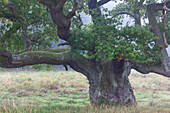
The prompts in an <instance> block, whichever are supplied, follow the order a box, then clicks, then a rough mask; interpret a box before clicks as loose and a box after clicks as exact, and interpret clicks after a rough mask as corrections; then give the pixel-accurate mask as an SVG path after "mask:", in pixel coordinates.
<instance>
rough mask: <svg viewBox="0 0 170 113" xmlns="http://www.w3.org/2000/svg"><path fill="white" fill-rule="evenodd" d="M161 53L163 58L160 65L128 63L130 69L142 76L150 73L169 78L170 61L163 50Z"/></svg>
mask: <svg viewBox="0 0 170 113" xmlns="http://www.w3.org/2000/svg"><path fill="white" fill-rule="evenodd" d="M161 52H162V53H163V55H164V56H163V57H164V58H163V60H162V61H161V62H160V63H158V64H156V65H147V64H139V63H135V62H130V63H131V64H132V68H133V69H135V70H137V71H138V72H140V73H143V74H148V73H150V72H153V73H157V74H160V75H163V76H165V77H170V59H169V57H168V55H167V52H166V50H165V48H163V49H162V50H161Z"/></svg>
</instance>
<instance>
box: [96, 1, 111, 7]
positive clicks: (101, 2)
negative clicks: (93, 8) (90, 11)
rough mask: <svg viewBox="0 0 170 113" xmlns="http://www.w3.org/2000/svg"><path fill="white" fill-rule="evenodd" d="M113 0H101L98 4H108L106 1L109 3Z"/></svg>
mask: <svg viewBox="0 0 170 113" xmlns="http://www.w3.org/2000/svg"><path fill="white" fill-rule="evenodd" d="M110 1H111V0H100V1H99V2H98V3H97V4H98V6H102V5H104V4H106V3H108V2H110Z"/></svg>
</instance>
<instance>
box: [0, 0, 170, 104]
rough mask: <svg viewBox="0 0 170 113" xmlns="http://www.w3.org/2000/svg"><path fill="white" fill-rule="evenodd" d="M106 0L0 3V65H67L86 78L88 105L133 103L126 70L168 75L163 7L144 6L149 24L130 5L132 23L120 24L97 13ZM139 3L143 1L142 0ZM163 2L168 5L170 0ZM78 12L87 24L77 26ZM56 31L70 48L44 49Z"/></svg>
mask: <svg viewBox="0 0 170 113" xmlns="http://www.w3.org/2000/svg"><path fill="white" fill-rule="evenodd" d="M109 1H111V0H100V1H98V0H88V1H86V0H79V1H78V0H38V2H37V0H30V1H21V0H10V1H6V0H5V1H2V2H0V5H1V7H2V9H1V10H0V17H1V19H2V20H3V21H2V22H3V25H2V26H1V27H2V28H3V27H4V28H3V29H2V28H1V29H2V30H1V45H0V46H1V49H0V66H1V67H4V68H17V67H22V66H27V65H34V64H53V65H69V66H70V67H71V68H73V69H74V70H75V71H78V72H80V73H82V74H84V75H85V76H86V77H87V79H88V80H89V84H90V87H89V94H90V101H91V103H92V104H102V103H107V104H113V103H120V104H125V103H126V104H127V103H128V104H134V105H136V99H135V96H134V94H133V90H132V87H131V85H130V83H129V79H128V76H129V74H130V71H131V69H135V70H137V71H139V72H141V73H143V74H146V73H149V72H154V73H158V74H161V75H163V76H167V77H170V65H169V57H168V55H167V52H166V50H165V46H164V45H165V43H164V39H163V37H162V32H161V30H160V27H159V26H158V23H157V21H156V12H157V11H159V10H162V9H163V5H164V4H163V3H154V4H149V5H147V14H148V18H149V22H150V25H151V27H150V25H146V26H140V25H141V24H140V22H139V19H140V18H141V17H140V16H139V14H140V12H139V9H135V7H134V10H133V12H134V15H135V16H136V17H135V18H138V19H135V20H136V21H135V23H136V26H125V27H121V22H120V20H119V19H117V18H113V16H114V15H111V13H104V14H102V11H101V6H102V5H104V4H105V3H107V2H109ZM125 2H126V1H125ZM140 2H141V3H143V1H142V0H141V1H140ZM140 2H134V3H135V4H138V3H140ZM166 6H167V7H168V8H169V7H170V2H167V3H166ZM46 7H47V8H46ZM136 8H137V7H136ZM81 11H85V12H86V13H89V14H90V15H91V16H92V19H93V23H92V24H89V25H85V26H82V27H81V25H82V21H81V16H79V15H78V14H79V13H80V12H81ZM76 13H77V16H75V15H76ZM49 15H50V16H51V19H52V20H51V19H50V18H49ZM76 17H77V18H76ZM71 21H73V22H75V21H77V23H78V24H77V25H76V26H75V25H74V24H71ZM7 25H8V26H7ZM150 29H152V32H151V31H150ZM56 35H57V36H58V37H59V38H60V39H63V40H65V41H66V42H67V44H69V45H70V48H69V49H66V50H64V49H63V50H57V49H48V48H49V47H50V46H47V45H49V43H50V40H54V41H57V36H56ZM9 39H11V40H9ZM15 40H18V41H16V42H15ZM28 40H29V41H28ZM39 40H42V43H41V41H39ZM18 42H20V44H18ZM35 42H36V43H35ZM9 43H10V44H9ZM27 43H29V44H30V43H31V44H30V45H32V46H33V50H34V51H27V52H22V53H15V54H13V53H12V52H16V51H22V50H25V49H27V48H28V47H29V46H28V45H29V44H27ZM17 46H18V48H17ZM15 48H17V49H15ZM9 50H10V51H12V52H10V51H9Z"/></svg>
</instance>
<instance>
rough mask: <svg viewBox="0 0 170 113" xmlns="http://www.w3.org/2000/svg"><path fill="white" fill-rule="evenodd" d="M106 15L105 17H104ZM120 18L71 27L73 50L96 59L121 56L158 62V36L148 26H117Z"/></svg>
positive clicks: (139, 61) (144, 61) (101, 59)
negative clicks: (77, 27)
mask: <svg viewBox="0 0 170 113" xmlns="http://www.w3.org/2000/svg"><path fill="white" fill-rule="evenodd" d="M102 18H103V17H102ZM118 25H120V23H119V21H117V20H113V19H110V18H108V19H105V21H102V22H100V24H89V25H86V26H84V27H82V29H72V31H71V39H70V42H71V46H72V49H74V50H77V51H79V52H82V53H83V54H84V55H85V56H86V57H88V58H91V59H96V60H97V61H98V60H100V61H106V60H108V59H118V58H119V57H121V56H122V55H123V57H122V58H123V59H124V60H126V61H133V62H137V63H144V64H155V63H158V62H159V61H160V59H161V54H160V53H159V52H158V48H157V47H156V44H155V40H157V39H158V37H155V36H154V34H153V33H152V32H150V31H149V29H150V27H149V26H142V27H141V26H125V27H122V28H118V27H117V26H118Z"/></svg>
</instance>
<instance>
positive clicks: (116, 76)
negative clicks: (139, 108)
mask: <svg viewBox="0 0 170 113" xmlns="http://www.w3.org/2000/svg"><path fill="white" fill-rule="evenodd" d="M88 71H89V72H88V74H89V75H88V76H87V78H88V80H89V84H90V87H89V95H90V102H91V104H130V105H136V104H137V102H136V99H135V96H134V94H133V90H132V87H131V84H130V82H129V79H128V76H129V74H130V71H131V66H130V64H129V63H128V62H125V61H123V60H121V61H120V62H118V61H116V60H112V61H107V62H105V63H102V64H100V65H91V66H90V70H88Z"/></svg>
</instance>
